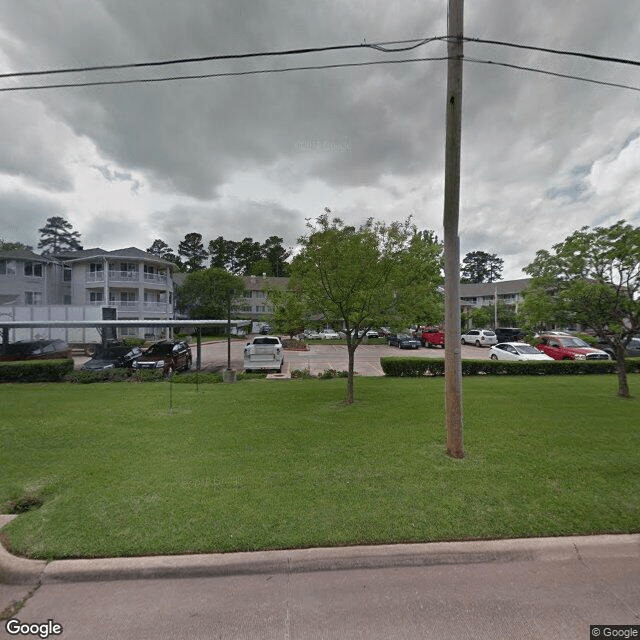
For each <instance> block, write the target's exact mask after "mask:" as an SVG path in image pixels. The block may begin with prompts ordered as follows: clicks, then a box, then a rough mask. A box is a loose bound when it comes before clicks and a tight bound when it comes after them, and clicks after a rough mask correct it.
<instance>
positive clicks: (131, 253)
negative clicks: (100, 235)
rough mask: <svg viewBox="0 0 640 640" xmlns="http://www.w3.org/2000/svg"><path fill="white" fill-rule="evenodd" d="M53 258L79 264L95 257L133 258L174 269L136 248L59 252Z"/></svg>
mask: <svg viewBox="0 0 640 640" xmlns="http://www.w3.org/2000/svg"><path fill="white" fill-rule="evenodd" d="M55 257H56V258H58V259H60V260H64V261H66V262H76V261H78V262H80V261H82V260H88V259H90V258H96V257H111V258H135V259H137V260H145V261H147V262H157V263H158V264H163V265H166V266H172V267H175V264H174V263H173V262H170V261H169V260H165V259H164V258H161V257H160V256H156V255H154V254H153V253H149V252H147V251H143V250H142V249H138V248H137V247H127V248H125V249H114V250H113V251H107V250H106V249H101V248H100V247H94V248H93V249H81V250H80V251H59V252H58V253H56V256H55Z"/></svg>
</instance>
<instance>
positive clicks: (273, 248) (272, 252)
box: [260, 236, 291, 277]
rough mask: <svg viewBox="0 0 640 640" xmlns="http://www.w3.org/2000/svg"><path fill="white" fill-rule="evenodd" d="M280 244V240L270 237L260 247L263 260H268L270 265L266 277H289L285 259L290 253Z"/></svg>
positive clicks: (276, 237)
mask: <svg viewBox="0 0 640 640" xmlns="http://www.w3.org/2000/svg"><path fill="white" fill-rule="evenodd" d="M282 242H283V240H282V238H279V237H278V236H270V237H269V238H267V239H266V240H265V241H264V242H263V243H262V246H261V247H260V251H261V253H262V258H263V260H268V261H269V264H270V265H271V270H270V271H271V273H270V274H268V275H272V276H276V277H282V276H288V275H289V264H288V263H287V259H288V258H289V257H290V256H291V252H290V251H287V250H286V249H285V248H284V247H283V246H282Z"/></svg>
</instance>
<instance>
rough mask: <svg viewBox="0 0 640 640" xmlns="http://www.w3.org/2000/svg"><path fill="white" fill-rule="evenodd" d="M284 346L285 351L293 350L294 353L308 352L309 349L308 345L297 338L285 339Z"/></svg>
mask: <svg viewBox="0 0 640 640" xmlns="http://www.w3.org/2000/svg"><path fill="white" fill-rule="evenodd" d="M282 346H283V348H284V349H291V350H292V351H307V349H308V347H307V343H306V342H305V341H304V340H298V339H297V338H284V339H283V340H282Z"/></svg>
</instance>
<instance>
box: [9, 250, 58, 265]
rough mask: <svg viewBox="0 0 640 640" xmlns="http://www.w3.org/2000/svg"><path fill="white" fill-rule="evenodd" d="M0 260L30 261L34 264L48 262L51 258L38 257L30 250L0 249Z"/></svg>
mask: <svg viewBox="0 0 640 640" xmlns="http://www.w3.org/2000/svg"><path fill="white" fill-rule="evenodd" d="M0 258H5V259H8V260H12V259H13V260H32V261H34V262H50V261H51V258H47V257H46V256H41V255H38V254H37V253H34V252H33V251H31V250H30V249H0Z"/></svg>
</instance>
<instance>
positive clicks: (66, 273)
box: [62, 267, 71, 282]
mask: <svg viewBox="0 0 640 640" xmlns="http://www.w3.org/2000/svg"><path fill="white" fill-rule="evenodd" d="M62 280H63V281H64V282H71V267H65V268H64V271H63V272H62Z"/></svg>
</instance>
